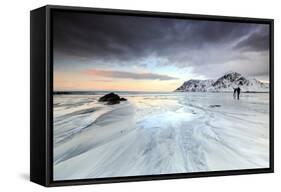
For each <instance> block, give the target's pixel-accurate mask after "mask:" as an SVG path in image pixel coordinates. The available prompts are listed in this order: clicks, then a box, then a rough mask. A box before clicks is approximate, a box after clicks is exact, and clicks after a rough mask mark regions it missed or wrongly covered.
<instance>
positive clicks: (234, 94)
mask: <svg viewBox="0 0 281 192" xmlns="http://www.w3.org/2000/svg"><path fill="white" fill-rule="evenodd" d="M236 92H237V88H234V87H233V99H236Z"/></svg>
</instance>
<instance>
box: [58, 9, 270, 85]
mask: <svg viewBox="0 0 281 192" xmlns="http://www.w3.org/2000/svg"><path fill="white" fill-rule="evenodd" d="M53 25H54V27H53V30H54V31H53V41H54V42H53V45H54V49H53V50H54V89H55V90H128V91H173V90H175V89H176V88H177V87H179V86H180V85H181V84H182V83H183V82H184V81H186V80H189V79H217V78H219V77H220V76H221V75H223V74H225V73H226V72H229V71H236V72H239V73H241V74H243V75H245V76H249V77H254V78H257V79H258V80H261V81H268V78H269V25H265V24H249V23H231V22H221V21H220V22H219V21H202V20H183V19H171V18H151V17H137V16H121V15H119V16H117V15H98V14H88V13H83V14H81V13H70V12H55V13H54V21H53Z"/></svg>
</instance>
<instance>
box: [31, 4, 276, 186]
mask: <svg viewBox="0 0 281 192" xmlns="http://www.w3.org/2000/svg"><path fill="white" fill-rule="evenodd" d="M56 10H59V11H65V12H81V13H86V12H87V13H99V14H111V15H128V16H135V15H138V16H145V17H164V18H180V19H192V20H209V21H227V22H241V23H261V24H268V25H269V26H270V46H269V47H270V48H269V49H270V66H269V67H270V93H269V94H270V106H269V107H270V114H269V115H270V126H269V127H270V130H269V131H270V134H269V136H270V150H269V152H270V154H269V156H270V167H269V168H261V169H243V170H226V171H212V172H192V173H179V174H163V175H146V176H129V177H114V178H97V179H79V180H65V181H54V180H53V178H52V174H53V154H52V152H53V144H52V143H53V142H52V141H53V140H52V138H53V137H52V136H53V133H52V126H53V125H52V123H53V121H52V117H53V111H52V110H53V101H52V99H53V96H52V93H53V63H52V61H53V51H52V19H53V18H52V12H53V11H56ZM30 46H31V48H30V65H31V67H30V71H31V73H30V74H31V76H30V79H31V80H30V85H31V86H30V87H31V90H30V180H31V181H32V182H35V183H37V184H40V185H43V186H48V187H53V186H65V185H81V184H98V183H116V182H131V181H148V180H162V179H180V178H196V177H210V176H227V175H243V174H256V173H273V172H274V20H273V19H259V18H246V17H229V16H227V17H226V16H213V15H195V14H182V13H166V12H148V11H135V10H117V9H101V8H86V7H69V6H55V5H47V6H44V7H41V8H38V9H35V10H32V11H31V12H30Z"/></svg>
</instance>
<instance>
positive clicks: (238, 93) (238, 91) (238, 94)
mask: <svg viewBox="0 0 281 192" xmlns="http://www.w3.org/2000/svg"><path fill="white" fill-rule="evenodd" d="M240 91H241V89H240V87H238V88H237V99H238V100H239V96H240Z"/></svg>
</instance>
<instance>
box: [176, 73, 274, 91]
mask: <svg viewBox="0 0 281 192" xmlns="http://www.w3.org/2000/svg"><path fill="white" fill-rule="evenodd" d="M238 86H239V87H240V88H241V90H242V92H269V86H268V84H265V83H262V82H260V81H258V80H256V79H254V78H252V79H251V78H246V77H244V76H242V75H241V74H240V73H237V72H230V73H226V74H225V75H223V76H222V77H220V78H218V79H217V80H194V79H191V80H188V81H185V82H184V83H183V84H182V85H181V86H180V87H179V88H177V89H176V90H175V91H178V92H232V91H233V88H236V87H238Z"/></svg>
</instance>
